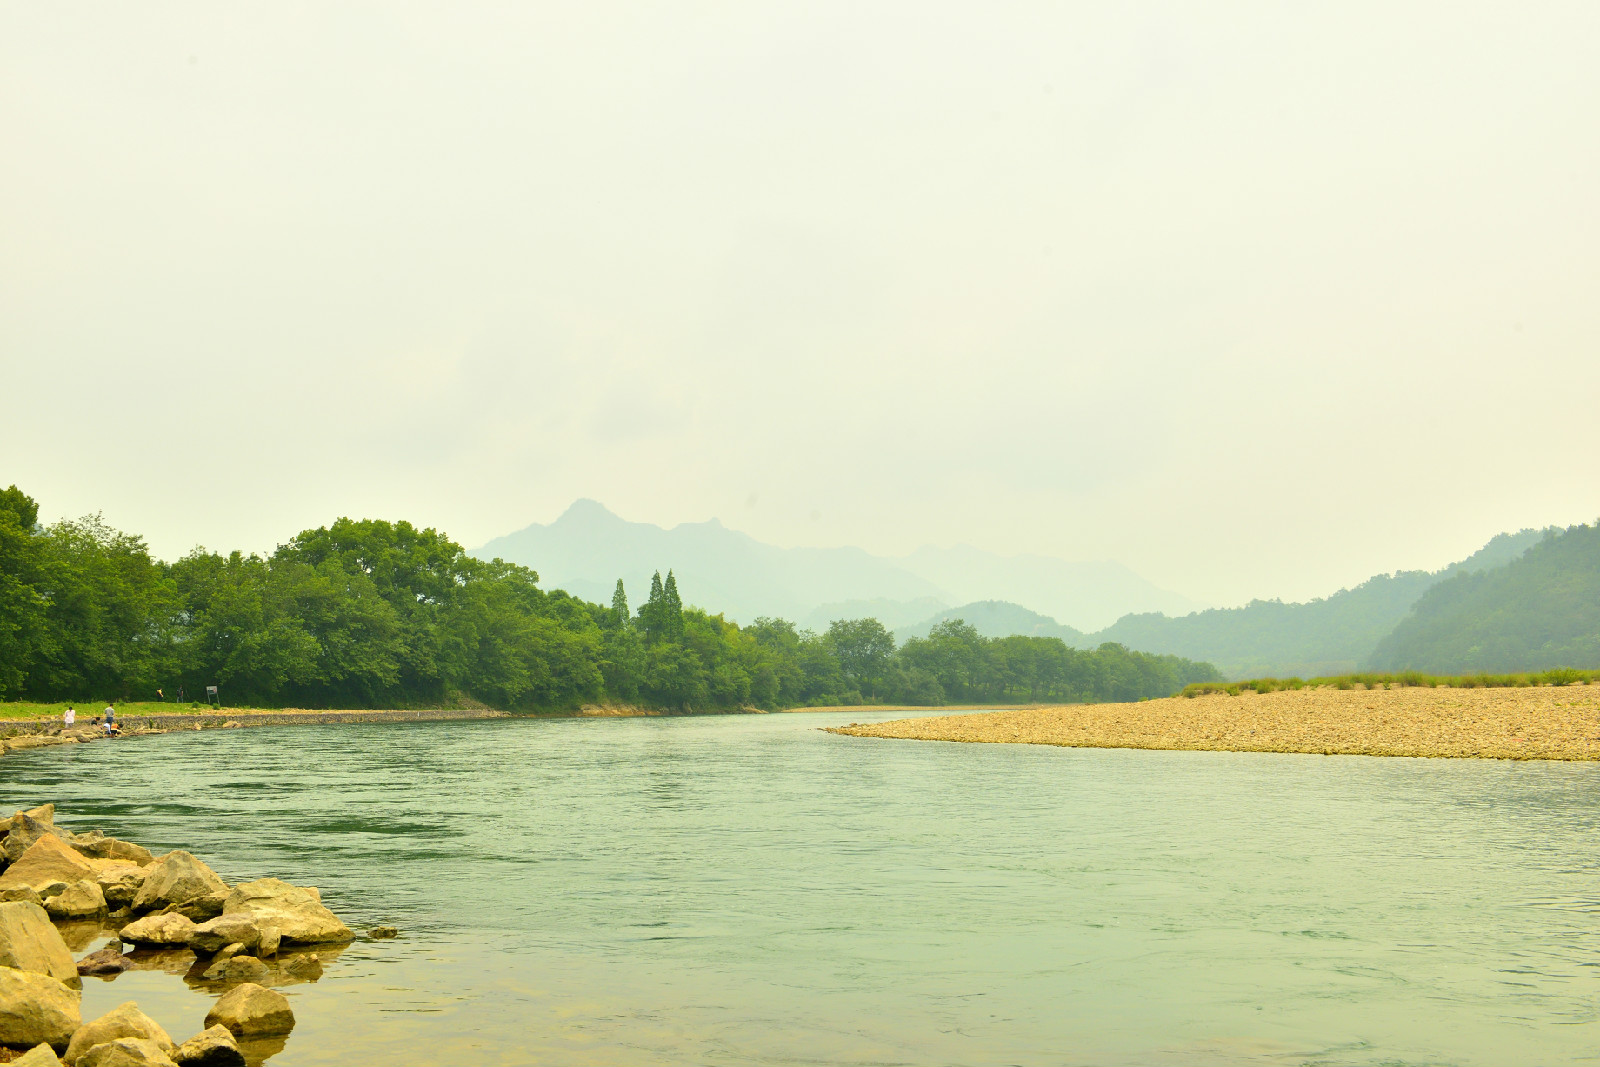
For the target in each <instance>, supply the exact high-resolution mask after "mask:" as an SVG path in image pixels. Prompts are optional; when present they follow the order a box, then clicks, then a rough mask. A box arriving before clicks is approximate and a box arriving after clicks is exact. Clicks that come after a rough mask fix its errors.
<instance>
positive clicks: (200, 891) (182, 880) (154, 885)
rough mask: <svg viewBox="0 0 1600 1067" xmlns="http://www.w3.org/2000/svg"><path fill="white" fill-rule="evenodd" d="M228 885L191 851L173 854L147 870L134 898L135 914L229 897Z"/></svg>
mask: <svg viewBox="0 0 1600 1067" xmlns="http://www.w3.org/2000/svg"><path fill="white" fill-rule="evenodd" d="M227 892H228V886H227V883H225V882H223V880H222V879H221V878H218V877H217V874H216V872H215V871H213V870H212V869H211V868H210V867H207V866H206V865H205V864H204V863H201V862H200V861H199V860H197V859H195V858H194V857H193V856H192V855H190V854H189V853H187V852H183V851H178V852H169V853H167V854H166V855H165V856H163V857H161V859H159V860H157V861H156V862H155V863H154V864H152V865H151V866H150V867H148V868H147V869H146V871H145V876H144V882H143V883H142V884H141V885H140V886H139V892H138V893H137V894H135V896H134V898H133V910H134V911H151V910H154V909H156V908H161V907H166V906H168V905H183V904H188V903H190V902H191V901H197V900H200V899H202V898H205V897H209V896H212V895H223V896H225V895H226V894H227Z"/></svg>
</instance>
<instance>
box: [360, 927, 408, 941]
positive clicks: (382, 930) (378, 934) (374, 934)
mask: <svg viewBox="0 0 1600 1067" xmlns="http://www.w3.org/2000/svg"><path fill="white" fill-rule="evenodd" d="M367 936H368V937H370V938H372V939H373V940H374V941H386V940H388V939H389V938H391V937H399V936H400V928H399V927H397V926H374V927H373V928H372V929H370V930H368V931H367Z"/></svg>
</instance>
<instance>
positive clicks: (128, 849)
mask: <svg viewBox="0 0 1600 1067" xmlns="http://www.w3.org/2000/svg"><path fill="white" fill-rule="evenodd" d="M70 844H71V845H72V847H73V848H75V849H77V850H78V851H79V852H81V853H83V854H84V855H85V856H91V857H93V858H95V859H101V860H121V861H122V862H124V863H131V864H133V865H134V866H135V867H143V866H145V865H146V864H149V863H152V862H154V860H155V857H154V856H152V855H151V854H150V850H149V849H147V848H145V847H144V846H143V845H136V844H134V843H133V842H132V841H119V840H117V839H116V838H115V837H107V836H106V835H105V834H103V833H101V832H100V831H99V830H90V831H89V832H88V833H85V834H74V835H73V836H72V840H71V842H70Z"/></svg>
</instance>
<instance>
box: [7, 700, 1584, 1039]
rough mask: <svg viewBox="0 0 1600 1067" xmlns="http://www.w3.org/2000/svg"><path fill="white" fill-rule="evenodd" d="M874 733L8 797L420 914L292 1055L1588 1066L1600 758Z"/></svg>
mask: <svg viewBox="0 0 1600 1067" xmlns="http://www.w3.org/2000/svg"><path fill="white" fill-rule="evenodd" d="M889 717H892V716H890V715H886V714H882V713H872V712H866V711H861V712H856V713H854V714H836V713H831V712H830V713H814V714H794V715H769V716H714V717H703V718H663V719H570V720H540V721H521V720H513V721H506V720H500V721H480V722H449V723H415V724H384V725H352V726H339V727H276V728H261V729H251V730H228V731H220V730H219V731H206V732H202V733H192V734H190V733H183V734H173V735H169V736H165V737H160V738H152V739H148V740H132V739H130V740H127V741H123V742H117V743H99V744H93V745H74V746H62V747H59V748H47V749H39V750H34V751H29V752H24V753H15V754H12V755H9V756H6V757H4V758H3V759H0V798H3V799H4V802H5V804H4V806H5V810H6V811H10V810H14V809H16V808H18V807H21V806H24V805H31V804H34V803H38V802H42V801H45V800H54V801H56V802H57V803H58V805H59V808H60V811H59V815H58V818H60V819H61V821H62V822H63V823H64V824H65V825H68V826H71V827H73V828H75V829H86V828H89V827H99V828H102V829H104V830H105V831H106V832H108V833H112V834H115V835H116V836H119V837H125V838H128V839H130V840H134V841H138V842H140V843H141V844H144V845H146V846H148V847H150V848H151V849H153V850H155V851H158V852H159V851H164V850H166V849H169V848H186V849H189V850H190V851H193V852H194V853H196V854H197V855H199V856H200V857H201V858H202V859H205V860H206V861H207V862H208V863H210V864H211V865H212V866H213V867H215V868H216V870H217V871H218V873H219V874H221V875H222V876H223V877H224V878H225V879H227V880H228V881H229V882H233V881H238V880H246V879H251V878H256V877H261V876H265V875H276V876H279V877H283V878H285V879H288V880H290V881H293V882H297V883H300V884H309V885H316V886H319V887H320V888H321V889H322V891H323V895H324V900H325V901H326V902H327V903H328V904H329V905H330V906H331V907H332V908H333V909H334V910H335V911H336V912H338V913H339V914H340V915H341V916H342V917H345V918H346V919H347V920H348V921H350V922H351V923H352V925H367V924H372V923H378V922H385V923H392V924H394V925H396V926H398V927H400V929H401V931H402V936H401V938H400V939H398V940H395V941H359V942H357V943H355V944H353V945H352V946H350V947H349V948H348V949H347V950H345V951H344V952H343V953H342V954H340V955H338V956H337V958H336V959H333V960H330V961H329V962H328V964H327V967H326V971H325V974H324V976H323V978H322V979H321V980H320V981H318V982H316V983H315V984H304V985H295V986H290V987H288V988H286V989H285V992H286V993H287V994H288V995H289V996H290V997H291V1001H292V1003H293V1006H294V1009H295V1011H296V1014H297V1016H298V1020H299V1022H298V1025H297V1027H296V1029H295V1031H294V1034H293V1036H292V1037H291V1038H290V1039H289V1042H288V1044H287V1046H286V1047H285V1049H284V1050H283V1051H282V1052H281V1053H279V1054H277V1055H275V1056H273V1057H272V1058H271V1060H270V1061H269V1063H270V1064H271V1065H272V1067H297V1065H322V1064H340V1065H349V1064H361V1065H367V1064H371V1065H389V1064H394V1065H399V1064H416V1063H472V1064H476V1065H493V1064H535V1063H537V1064H574V1065H576V1064H584V1065H630V1067H632V1065H639V1064H715V1065H724V1064H726V1065H735V1064H739V1065H745V1064H773V1065H776V1064H805V1065H836V1064H837V1065H845V1064H848V1065H863V1067H864V1065H887V1064H915V1065H930V1064H964V1065H983V1067H989V1065H994V1067H999V1065H1013V1064H1022V1065H1055V1064H1094V1065H1145V1064H1154V1065H1169V1064H1170V1065H1173V1067H1177V1065H1185V1067H1187V1065H1197V1064H1198V1065H1207V1064H1216V1065H1224V1064H1226V1065H1233V1064H1318V1065H1323V1064H1327V1065H1345V1064H1371V1065H1378V1064H1383V1065H1409V1064H1418V1065H1421V1064H1429V1065H1437V1064H1485V1065H1491V1064H1492V1065H1504V1064H1508V1063H1518V1064H1568V1063H1593V1062H1595V1060H1596V1059H1597V1058H1600V1055H1597V1050H1600V1025H1597V1018H1600V766H1596V765H1594V764H1562V763H1509V762H1498V761H1479V760H1417V759H1378V758H1363V757H1323V756H1306V755H1276V754H1233V753H1216V752H1147V751H1123V750H1071V749H1056V748H1047V747H1038V746H1020V745H956V744H943V743H927V742H902V741H882V740H865V739H855V738H846V737H839V736H836V735H832V734H827V733H824V732H822V731H821V730H819V727H821V726H824V725H832V724H837V723H844V722H850V721H862V722H866V721H875V720H877V719H881V718H889ZM85 986H86V988H85V1018H92V1017H94V1015H96V1014H98V1013H99V1012H101V1011H103V1010H106V1009H108V1008H110V1007H112V1006H114V1005H115V1004H117V1003H120V1002H122V1001H124V1000H130V999H131V1000H137V1001H138V1002H139V1003H140V1006H141V1007H143V1008H144V1009H145V1010H146V1011H147V1012H149V1013H150V1014H151V1015H153V1016H154V1017H155V1018H156V1019H157V1020H158V1021H159V1022H161V1023H162V1024H163V1025H164V1026H165V1027H166V1028H167V1029H168V1030H169V1031H170V1032H171V1033H172V1035H173V1037H174V1038H175V1039H176V1040H180V1041H181V1040H183V1038H185V1037H187V1036H189V1035H190V1034H192V1033H194V1032H195V1031H197V1030H199V1029H200V1025H201V1019H202V1017H203V1016H204V1014H205V1012H206V1010H207V1008H208V1007H209V1005H210V999H209V998H208V997H207V996H206V995H204V994H203V993H201V992H198V991H196V990H193V989H190V988H189V987H187V986H186V985H185V984H184V983H183V982H181V981H179V980H178V979H177V978H175V977H172V976H170V975H165V974H159V973H152V972H130V973H127V974H124V975H121V976H119V977H118V978H116V979H115V980H114V981H110V982H107V981H103V980H99V979H86V980H85Z"/></svg>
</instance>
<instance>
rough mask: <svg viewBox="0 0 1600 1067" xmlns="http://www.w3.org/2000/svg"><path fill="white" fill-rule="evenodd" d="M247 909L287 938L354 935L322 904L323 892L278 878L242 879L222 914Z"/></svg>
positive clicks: (308, 941)
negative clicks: (252, 880) (251, 880)
mask: <svg viewBox="0 0 1600 1067" xmlns="http://www.w3.org/2000/svg"><path fill="white" fill-rule="evenodd" d="M241 912H248V913H249V914H251V915H254V916H255V917H256V921H257V923H258V924H259V925H268V924H270V925H272V926H275V927H277V930H278V935H279V936H280V937H281V938H282V939H283V940H284V941H298V942H300V943H302V944H317V943H319V942H323V941H349V940H351V939H353V938H354V937H355V934H354V933H353V932H351V930H350V928H349V927H348V926H346V925H345V924H344V923H342V922H340V921H339V917H338V916H336V915H334V913H333V912H331V911H329V910H328V909H327V908H325V907H323V906H322V894H321V893H320V892H318V891H317V889H316V888H315V887H314V886H306V887H303V888H302V887H301V886H295V885H290V884H289V883H288V882H285V881H281V880H280V879H277V878H259V879H257V880H256V881H254V882H242V883H240V884H239V885H236V886H234V887H233V892H231V893H229V894H228V900H227V903H225V904H224V905H223V906H222V914H224V915H237V914H239V913H241Z"/></svg>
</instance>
